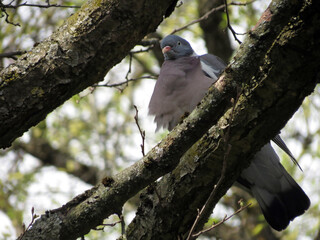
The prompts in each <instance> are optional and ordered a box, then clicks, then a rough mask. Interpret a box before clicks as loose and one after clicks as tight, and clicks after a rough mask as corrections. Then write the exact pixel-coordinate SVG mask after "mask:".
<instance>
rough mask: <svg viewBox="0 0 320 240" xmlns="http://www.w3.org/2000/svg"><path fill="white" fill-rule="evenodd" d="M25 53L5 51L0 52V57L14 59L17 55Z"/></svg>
mask: <svg viewBox="0 0 320 240" xmlns="http://www.w3.org/2000/svg"><path fill="white" fill-rule="evenodd" d="M25 53H26V51H14V52H5V53H0V58H12V59H14V60H16V59H17V57H16V56H17V55H22V54H25Z"/></svg>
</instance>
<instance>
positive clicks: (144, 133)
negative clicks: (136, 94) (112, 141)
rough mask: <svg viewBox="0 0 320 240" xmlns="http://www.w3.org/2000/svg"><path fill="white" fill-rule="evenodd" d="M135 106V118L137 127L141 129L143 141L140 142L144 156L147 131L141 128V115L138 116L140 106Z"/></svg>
mask: <svg viewBox="0 0 320 240" xmlns="http://www.w3.org/2000/svg"><path fill="white" fill-rule="evenodd" d="M133 106H134V108H135V109H136V115H135V116H134V120H135V121H136V124H137V127H138V129H139V132H140V135H141V138H142V143H141V144H140V146H141V152H142V156H145V152H144V140H145V138H146V132H145V131H144V130H142V129H141V127H140V124H139V116H138V112H139V111H138V108H137V106H136V105H133Z"/></svg>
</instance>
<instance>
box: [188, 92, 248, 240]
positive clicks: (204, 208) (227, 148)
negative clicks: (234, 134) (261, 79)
mask: <svg viewBox="0 0 320 240" xmlns="http://www.w3.org/2000/svg"><path fill="white" fill-rule="evenodd" d="M241 93H242V89H239V88H238V89H237V95H236V99H234V101H233V106H232V111H231V114H230V119H229V123H228V129H227V130H226V134H225V136H224V137H223V140H224V142H225V147H224V152H225V154H224V157H223V163H222V170H221V175H220V178H219V180H218V182H217V184H216V185H215V186H214V188H213V190H212V191H211V193H210V195H209V197H208V199H207V201H206V202H205V204H204V205H203V206H202V208H201V210H200V211H199V212H198V215H197V217H196V220H195V221H194V223H193V225H192V227H191V229H190V231H189V234H188V237H187V240H190V239H191V237H193V231H194V229H195V228H196V226H197V224H198V223H199V221H200V220H201V217H202V216H203V215H205V211H208V210H209V209H208V207H209V206H210V205H211V203H212V201H213V199H214V197H215V196H216V193H217V192H218V190H219V188H220V186H221V184H222V183H223V182H224V179H225V176H226V171H227V159H228V157H229V153H230V151H231V148H232V146H231V144H229V141H230V128H231V124H232V122H233V117H234V113H235V108H236V104H237V102H238V100H239V97H240V95H241Z"/></svg>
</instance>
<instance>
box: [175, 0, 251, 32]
mask: <svg viewBox="0 0 320 240" xmlns="http://www.w3.org/2000/svg"><path fill="white" fill-rule="evenodd" d="M254 1H255V0H253V1H248V2H244V3H241V2H231V3H229V4H227V3H226V2H225V4H222V5H220V6H218V7H215V8H212V9H211V10H210V11H208V12H207V13H205V14H204V15H203V16H201V17H200V18H198V19H195V20H193V21H191V22H190V23H188V24H186V25H184V26H182V27H180V28H177V29H174V30H173V31H172V32H171V33H170V34H175V33H176V32H179V31H181V30H184V29H186V28H188V27H190V26H191V25H193V24H196V23H199V22H201V21H203V20H206V19H207V18H208V17H209V16H210V15H211V14H213V13H215V12H217V11H220V10H223V9H225V8H227V6H231V5H234V6H246V5H248V4H251V3H253V2H254ZM226 12H227V11H226ZM227 17H228V27H229V16H228V13H227ZM230 30H231V29H230ZM232 30H233V29H232ZM232 30H231V31H232ZM236 34H238V33H236ZM238 35H240V34H238Z"/></svg>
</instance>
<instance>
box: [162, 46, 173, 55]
mask: <svg viewBox="0 0 320 240" xmlns="http://www.w3.org/2000/svg"><path fill="white" fill-rule="evenodd" d="M170 50H171V47H170V46H165V47H164V48H162V53H163V54H164V53H166V52H168V51H170Z"/></svg>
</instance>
